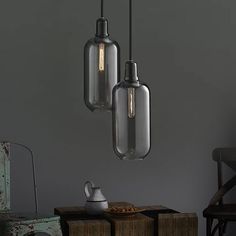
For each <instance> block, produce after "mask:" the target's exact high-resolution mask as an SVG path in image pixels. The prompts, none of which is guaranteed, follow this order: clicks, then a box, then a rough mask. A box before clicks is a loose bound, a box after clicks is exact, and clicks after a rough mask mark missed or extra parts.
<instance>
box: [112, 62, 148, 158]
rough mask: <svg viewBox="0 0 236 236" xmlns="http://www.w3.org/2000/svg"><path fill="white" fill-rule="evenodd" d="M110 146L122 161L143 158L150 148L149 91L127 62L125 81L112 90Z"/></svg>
mask: <svg viewBox="0 0 236 236" xmlns="http://www.w3.org/2000/svg"><path fill="white" fill-rule="evenodd" d="M112 115H113V118H112V119H113V148H114V151H115V153H116V154H117V156H118V157H119V158H120V159H122V160H143V159H144V158H145V157H146V156H147V154H148V153H149V151H150V146H151V144H150V140H151V137H150V92H149V88H148V87H147V86H146V85H144V84H142V83H141V82H140V81H139V80H138V77H137V65H136V63H133V62H127V63H126V75H125V80H123V81H121V82H120V83H118V84H117V85H116V86H115V87H114V89H113V112H112Z"/></svg>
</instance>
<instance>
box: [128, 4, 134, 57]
mask: <svg viewBox="0 0 236 236" xmlns="http://www.w3.org/2000/svg"><path fill="white" fill-rule="evenodd" d="M132 10H133V6H132V0H129V60H130V61H132V60H133V45H132V41H133V22H132V21H133V11H132Z"/></svg>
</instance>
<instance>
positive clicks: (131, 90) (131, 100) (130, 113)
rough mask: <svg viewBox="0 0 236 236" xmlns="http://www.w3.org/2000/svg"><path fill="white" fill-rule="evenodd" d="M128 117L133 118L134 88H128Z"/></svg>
mask: <svg viewBox="0 0 236 236" xmlns="http://www.w3.org/2000/svg"><path fill="white" fill-rule="evenodd" d="M128 117H129V118H131V119H132V118H134V117H135V88H128Z"/></svg>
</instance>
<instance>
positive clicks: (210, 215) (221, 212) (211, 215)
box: [203, 148, 236, 236]
mask: <svg viewBox="0 0 236 236" xmlns="http://www.w3.org/2000/svg"><path fill="white" fill-rule="evenodd" d="M213 160H214V161H216V162H217V169H218V191H217V192H216V193H215V195H214V196H213V198H212V199H211V201H210V204H209V206H208V207H207V208H206V209H205V210H204V212H203V216H204V217H206V220H207V223H206V235H207V236H214V235H215V234H216V233H217V231H218V232H219V236H223V235H224V233H225V232H226V226H227V223H228V222H235V221H236V203H234V204H225V203H224V201H223V197H224V195H225V194H226V193H228V192H229V191H230V190H231V189H232V188H233V187H234V186H235V185H236V175H235V176H234V177H232V178H231V179H230V180H228V181H227V182H226V183H224V184H223V173H222V163H224V164H226V165H227V166H229V167H230V168H232V169H233V170H234V171H236V148H217V149H215V150H214V151H213ZM215 221H216V224H214V222H215Z"/></svg>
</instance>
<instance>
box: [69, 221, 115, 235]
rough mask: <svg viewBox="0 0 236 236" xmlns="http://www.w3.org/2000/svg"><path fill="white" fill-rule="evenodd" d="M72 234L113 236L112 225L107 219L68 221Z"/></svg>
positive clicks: (70, 233)
mask: <svg viewBox="0 0 236 236" xmlns="http://www.w3.org/2000/svg"><path fill="white" fill-rule="evenodd" d="M67 224H68V227H69V235H70V236H111V225H110V223H109V222H108V221H106V220H76V221H68V222H67Z"/></svg>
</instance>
